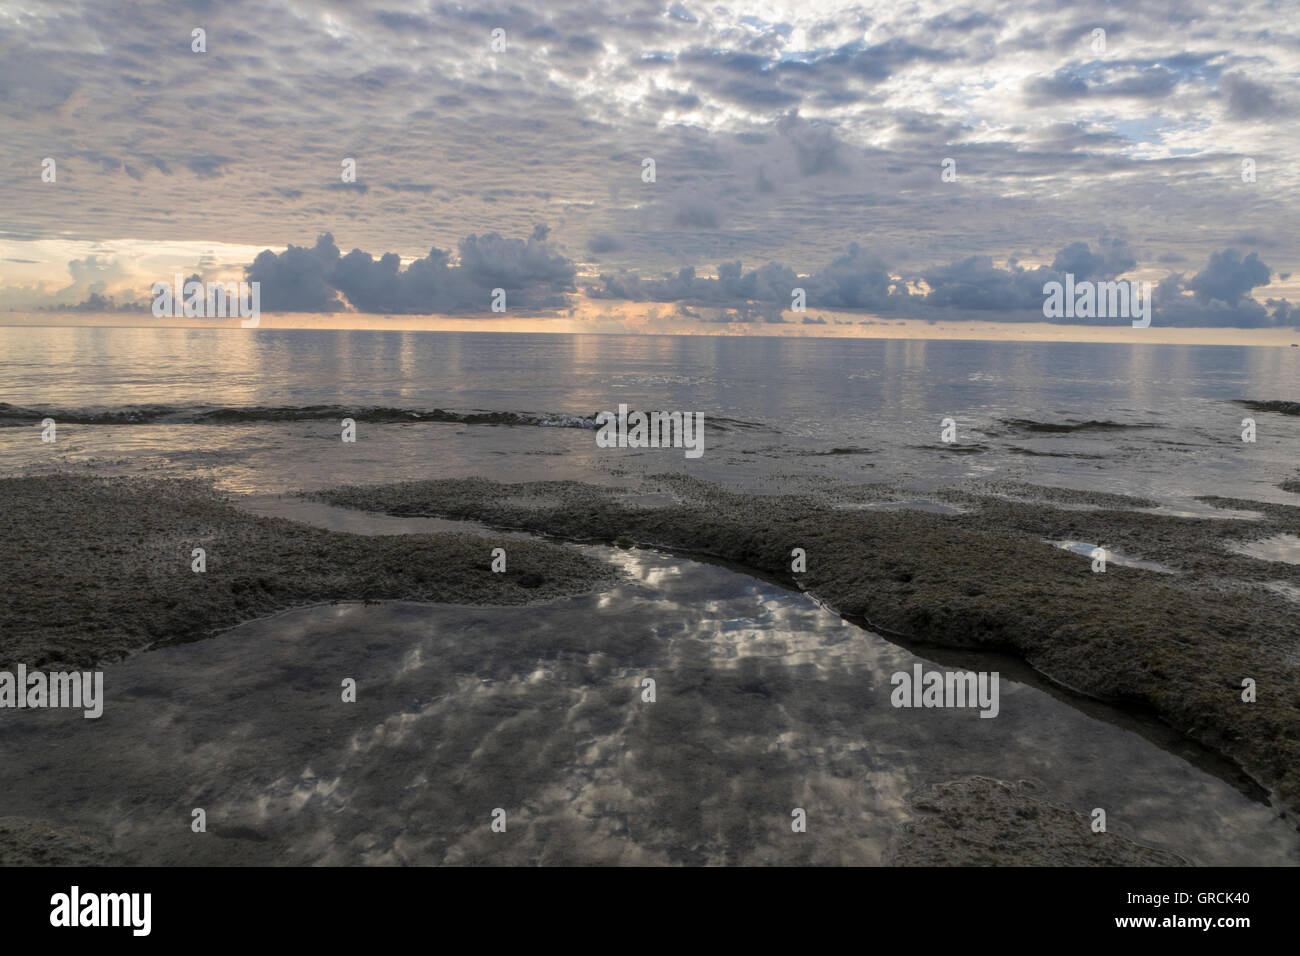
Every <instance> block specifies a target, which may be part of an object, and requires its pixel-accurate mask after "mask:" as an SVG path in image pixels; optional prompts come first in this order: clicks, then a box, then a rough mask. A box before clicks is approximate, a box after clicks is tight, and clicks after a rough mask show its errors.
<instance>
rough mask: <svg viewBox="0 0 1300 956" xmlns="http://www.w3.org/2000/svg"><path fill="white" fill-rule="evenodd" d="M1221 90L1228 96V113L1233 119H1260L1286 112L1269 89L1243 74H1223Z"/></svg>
mask: <svg viewBox="0 0 1300 956" xmlns="http://www.w3.org/2000/svg"><path fill="white" fill-rule="evenodd" d="M1222 88H1223V90H1224V91H1225V92H1226V93H1227V94H1228V113H1229V115H1231V116H1232V118H1233V119H1241V120H1248V119H1260V118H1262V117H1268V116H1281V115H1283V114H1285V113H1286V112H1287V110H1286V109H1285V107H1284V106H1283V104H1282V103H1281V102H1280V101H1279V100H1278V98H1277V96H1276V95H1275V94H1274V93H1273V91H1272V90H1271V89H1269V88H1268V87H1267V86H1265V85H1264V84H1263V83H1256V82H1255V81H1254V80H1252V79H1250V78H1249V77H1248V76H1246V74H1245V73H1241V72H1236V73H1227V74H1224V77H1223V81H1222Z"/></svg>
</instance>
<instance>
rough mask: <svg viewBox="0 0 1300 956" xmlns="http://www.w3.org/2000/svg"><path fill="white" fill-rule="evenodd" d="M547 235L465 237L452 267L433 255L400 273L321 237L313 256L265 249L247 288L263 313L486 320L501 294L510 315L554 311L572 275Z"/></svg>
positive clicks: (442, 255)
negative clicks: (252, 287)
mask: <svg viewBox="0 0 1300 956" xmlns="http://www.w3.org/2000/svg"><path fill="white" fill-rule="evenodd" d="M548 232H549V230H548V229H547V227H546V226H544V225H539V226H537V227H536V228H535V229H534V230H533V232H532V235H530V236H529V237H528V238H527V239H507V238H503V237H502V236H500V235H498V234H497V233H488V234H487V235H484V236H477V235H472V236H467V237H465V238H464V239H462V240H461V241H460V243H459V245H458V247H457V252H458V260H457V261H456V262H455V263H453V262H452V261H451V255H450V253H448V252H446V251H444V250H441V249H438V248H436V247H435V248H432V249H430V250H429V253H428V255H426V256H424V257H423V258H420V259H416V260H414V261H413V262H411V263H410V264H409V265H407V266H406V268H405V269H403V268H402V263H401V257H400V256H398V255H397V254H396V253H394V252H386V253H384V254H383V255H382V256H380V257H379V258H378V259H375V258H374V257H373V256H372V255H371V254H370V253H368V252H364V251H362V250H361V249H353V250H352V251H351V252H349V253H348V254H347V255H340V254H339V249H338V246H336V245H335V243H334V237H333V235H331V234H330V233H326V234H324V235H322V236H320V237H319V238H318V239H317V240H316V244H315V246H313V247H311V248H306V247H303V246H293V245H291V246H289V247H288V248H287V249H286V250H285V251H284V252H282V253H280V254H278V255H277V254H276V253H274V252H272V251H270V250H269V249H268V250H266V251H264V252H262V253H261V254H259V255H258V256H257V258H256V259H254V260H253V263H252V264H251V265H250V266H248V267H247V268H246V269H245V273H246V275H247V278H248V281H250V282H260V283H261V296H262V300H261V301H262V308H263V309H265V310H267V311H268V312H275V311H281V312H334V311H338V310H341V309H345V308H349V307H350V308H352V309H355V310H356V311H359V312H371V313H387V314H401V315H428V314H433V313H448V312H486V311H488V310H489V308H490V306H491V302H492V291H493V290H494V289H504V290H505V291H506V295H507V298H506V302H507V306H508V307H509V308H512V309H514V308H523V309H540V308H556V307H559V306H562V305H564V304H565V301H566V299H565V296H564V293H565V292H566V291H568V290H570V289H572V287H573V279H574V267H573V263H572V262H571V261H570V260H569V259H567V258H566V257H565V256H564V255H562V254H561V253H560V252H558V251H557V250H555V249H554V248H553V247H552V246H551V244H550V243H549V242H548V241H547V234H548Z"/></svg>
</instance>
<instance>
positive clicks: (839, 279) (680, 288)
mask: <svg viewBox="0 0 1300 956" xmlns="http://www.w3.org/2000/svg"><path fill="white" fill-rule="evenodd" d="M1137 264H1138V260H1137V257H1136V255H1135V254H1134V252H1133V250H1132V249H1131V248H1130V246H1129V244H1128V243H1127V241H1125V240H1122V239H1116V238H1109V239H1101V240H1098V241H1097V242H1096V243H1095V247H1094V246H1090V245H1089V244H1088V243H1084V242H1072V243H1069V244H1068V245H1066V246H1064V247H1062V248H1061V249H1060V250H1058V251H1057V253H1056V255H1055V256H1054V258H1053V260H1052V264H1051V265H1050V266H1037V267H1034V268H1027V267H1025V266H1022V265H1020V264H1019V263H1018V262H1016V261H1014V260H1013V261H1011V262H1010V263H1008V265H1007V266H1006V267H1005V268H1003V267H999V266H997V265H996V264H995V263H994V260H993V258H992V257H991V256H982V255H975V256H966V257H964V258H961V259H958V260H956V261H954V262H950V263H947V264H944V265H936V266H932V267H930V268H927V269H924V270H921V272H920V274H919V275H918V276H917V277H916V278H919V279H923V280H924V283H925V285H926V286H928V291H927V292H920V291H912V289H911V288H909V283H908V281H907V279H906V278H905V277H901V276H898V275H897V274H896V273H895V272H894V270H892V269H891V268H890V267H889V266H888V265H887V263H886V262H885V261H884V260H883V259H882V258H881V257H880V256H878V255H876V254H874V253H872V252H871V251H869V250H868V249H866V248H864V247H863V246H861V245H860V244H858V243H852V244H851V245H850V246H849V248H848V249H847V250H845V251H844V252H843V253H841V254H839V255H837V256H835V257H833V258H832V259H831V261H830V262H829V263H827V264H826V266H824V267H823V268H821V269H819V270H815V271H814V272H813V273H811V274H809V275H803V276H800V275H799V274H797V273H796V272H795V271H794V270H793V269H791V268H790V267H788V266H785V265H781V264H779V263H776V262H769V263H768V264H767V265H764V266H762V267H760V268H758V269H754V270H751V271H749V272H746V271H744V270H743V268H742V267H741V263H740V262H738V261H736V262H724V263H722V264H721V265H719V266H718V274H717V277H716V278H708V277H701V276H699V275H697V274H696V271H695V269H694V267H691V266H687V267H684V268H682V269H680V270H679V271H678V272H677V273H676V274H675V275H674V274H668V275H665V276H663V277H662V278H658V279H643V278H639V277H637V276H635V275H633V274H631V273H629V272H626V271H624V272H620V273H610V274H604V275H601V276H600V284H599V285H598V286H595V287H593V288H591V289H589V290H588V294H589V295H592V296H593V297H596V298H614V299H628V300H636V301H654V302H679V303H689V304H690V305H691V306H695V307H701V306H703V307H712V308H717V309H726V310H730V314H731V316H732V318H729V319H727V320H734V316H737V315H739V316H741V317H742V319H743V317H744V316H750V317H751V318H752V317H754V316H761V317H764V319H765V320H766V321H774V319H772V318H769V316H772V315H776V314H780V312H781V311H782V310H784V309H786V308H789V306H790V305H791V301H792V292H793V290H794V289H796V288H802V289H804V290H805V293H806V297H807V305H808V306H809V307H815V308H822V309H842V310H862V311H869V312H874V313H878V314H882V315H891V316H896V317H903V316H906V317H909V318H925V319H937V318H952V317H953V316H954V315H959V316H961V317H962V318H986V319H993V320H1000V321H1034V322H1042V321H1045V319H1044V317H1043V314H1042V308H1043V301H1044V292H1043V286H1044V285H1045V284H1046V283H1048V282H1062V283H1063V282H1064V281H1065V278H1066V275H1067V274H1071V275H1073V276H1074V280H1075V281H1076V282H1083V281H1111V280H1114V279H1116V278H1117V277H1119V276H1122V275H1124V274H1126V273H1129V272H1131V270H1133V269H1134V268H1135V267H1136V266H1137ZM1270 274H1271V272H1270V270H1269V268H1268V266H1266V265H1265V264H1264V263H1263V262H1262V261H1260V259H1259V257H1258V254H1256V253H1251V254H1250V255H1248V256H1246V257H1244V258H1243V257H1242V256H1241V254H1240V253H1239V252H1238V251H1237V250H1236V249H1233V248H1228V249H1224V250H1221V251H1218V252H1215V253H1213V254H1212V255H1211V256H1210V259H1209V262H1208V263H1207V264H1206V267H1205V268H1204V269H1203V270H1202V271H1201V272H1199V273H1197V274H1196V275H1195V276H1193V277H1192V278H1191V279H1190V280H1185V279H1184V278H1183V277H1182V276H1181V275H1177V274H1170V275H1169V276H1167V277H1166V278H1165V279H1164V280H1163V281H1161V282H1160V283H1158V284H1157V286H1156V288H1155V289H1154V296H1155V299H1154V301H1155V309H1156V315H1157V316H1158V321H1159V323H1160V324H1161V325H1170V326H1228V327H1261V326H1269V325H1284V324H1287V323H1288V322H1290V321H1294V318H1295V314H1296V313H1295V309H1294V307H1292V306H1291V305H1290V304H1289V303H1288V302H1287V301H1286V300H1273V299H1270V300H1268V301H1267V303H1266V304H1264V305H1262V304H1260V303H1259V302H1257V301H1256V300H1255V299H1254V298H1252V297H1251V295H1250V293H1251V290H1252V289H1254V288H1257V287H1259V286H1263V285H1267V284H1268V282H1269V277H1270ZM1270 310H1271V312H1270ZM804 321H805V323H807V321H808V320H807V319H805V320H804ZM1069 321H1071V322H1075V323H1078V322H1080V321H1090V322H1093V323H1096V324H1127V322H1128V321H1129V319H1127V318H1123V317H1118V316H1117V317H1114V318H1111V319H1100V318H1099V319H1090V320H1069Z"/></svg>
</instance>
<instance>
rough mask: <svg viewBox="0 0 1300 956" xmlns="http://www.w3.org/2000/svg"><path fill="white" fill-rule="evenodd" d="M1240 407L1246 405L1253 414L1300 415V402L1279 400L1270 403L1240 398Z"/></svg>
mask: <svg viewBox="0 0 1300 956" xmlns="http://www.w3.org/2000/svg"><path fill="white" fill-rule="evenodd" d="M1237 404H1238V405H1244V406H1246V408H1249V409H1250V410H1251V411H1252V412H1277V413H1279V414H1281V415H1300V402H1284V401H1281V400H1279V399H1270V400H1268V401H1255V400H1253V399H1247V398H1239V399H1237Z"/></svg>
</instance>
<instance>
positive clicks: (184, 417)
mask: <svg viewBox="0 0 1300 956" xmlns="http://www.w3.org/2000/svg"><path fill="white" fill-rule="evenodd" d="M46 418H52V419H54V420H55V421H56V422H58V423H59V424H65V423H66V424H72V425H237V424H245V423H248V424H253V423H258V422H297V421H325V420H342V419H344V418H351V419H354V420H355V421H358V422H372V423H399V422H450V423H454V424H462V425H533V426H544V427H550V428H595V427H596V421H595V416H594V415H592V416H582V415H557V414H554V413H544V414H543V413H531V412H492V411H469V412H450V411H446V410H445V409H441V408H432V409H415V408H393V407H389V406H349V405H248V406H227V405H217V406H214V405H181V406H178V405H122V406H118V407H115V408H103V407H87V408H50V407H41V406H30V407H29V406H22V405H10V404H8V403H5V402H0V427H6V426H7V427H14V426H20V425H39V424H40V423H41V422H42V421H43V420H44V419H46Z"/></svg>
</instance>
